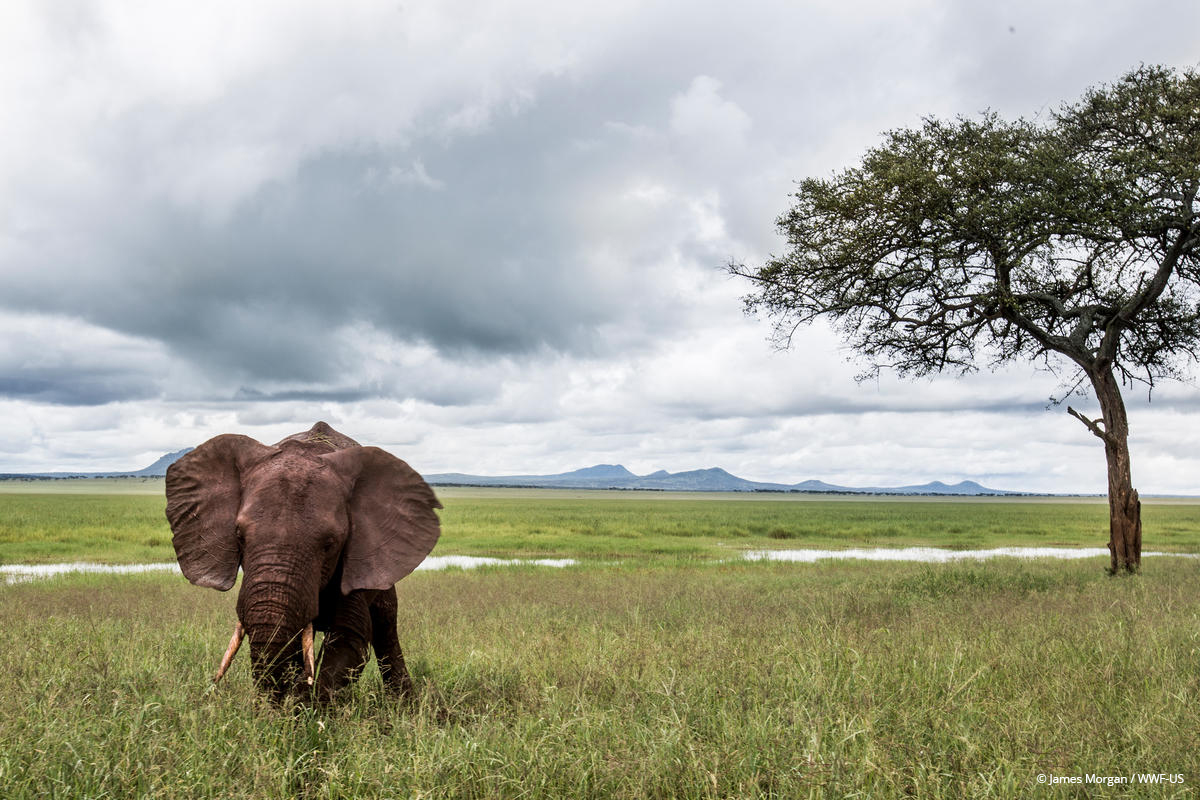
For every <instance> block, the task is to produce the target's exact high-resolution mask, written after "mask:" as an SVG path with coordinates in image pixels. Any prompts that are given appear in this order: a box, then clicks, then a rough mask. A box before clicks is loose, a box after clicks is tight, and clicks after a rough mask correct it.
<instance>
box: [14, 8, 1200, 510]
mask: <svg viewBox="0 0 1200 800" xmlns="http://www.w3.org/2000/svg"><path fill="white" fill-rule="evenodd" d="M1168 18H1169V19H1171V24H1169V25H1164V24H1162V23H1161V20H1163V19H1168ZM0 23H3V24H2V25H0V27H2V29H3V30H2V31H0V41H2V43H3V46H4V48H5V52H6V62H7V67H6V69H5V70H4V71H3V77H2V78H0V102H3V104H4V105H3V107H4V108H5V109H6V111H7V114H6V125H5V129H4V131H3V133H0V193H2V197H0V202H2V204H3V208H4V209H5V212H4V214H3V216H2V217H0V332H3V333H5V344H3V345H0V398H3V401H2V402H3V403H4V405H5V406H6V408H7V409H8V411H9V412H10V413H9V415H8V421H7V422H5V423H3V425H4V426H6V428H5V429H4V430H3V431H0V469H6V470H12V469H22V468H43V467H45V466H47V465H53V466H62V467H63V468H68V467H69V468H78V467H83V466H86V465H87V462H88V460H89V459H88V458H87V457H86V456H85V455H82V454H85V453H86V452H87V451H88V450H89V448H91V449H92V450H93V451H94V453H95V455H94V459H96V460H97V463H100V462H101V461H103V463H105V464H108V463H110V462H117V461H121V460H122V459H125V461H122V464H121V465H125V464H128V466H129V467H130V468H134V467H136V466H139V464H136V463H128V461H129V460H135V459H138V458H145V457H149V456H155V455H156V454H157V453H156V451H157V450H166V449H177V448H178V447H182V446H185V445H189V444H194V443H195V442H196V441H198V440H200V439H203V438H205V437H207V436H208V435H212V434H214V433H218V432H221V431H222V430H226V429H238V430H244V431H245V432H249V433H253V434H257V435H260V436H262V437H263V438H264V439H268V440H269V439H271V437H273V436H276V435H280V436H281V435H285V434H287V433H290V432H291V431H292V429H299V428H298V427H297V426H299V427H301V428H302V427H307V425H308V424H311V422H312V419H310V417H316V416H320V417H323V418H330V419H331V421H333V422H335V424H338V423H339V422H340V423H341V424H343V425H345V426H346V427H347V431H348V432H349V433H351V434H352V435H354V436H356V438H359V439H361V440H364V441H373V442H377V443H380V444H397V445H403V446H405V447H406V448H407V449H408V452H409V453H410V456H409V457H410V458H415V459H416V461H417V462H418V463H421V464H422V466H423V467H425V468H427V469H430V470H434V471H450V470H463V471H478V472H483V471H487V470H488V469H494V470H496V471H510V472H548V471H553V470H554V469H557V468H573V467H577V466H582V465H583V464H585V463H590V462H592V461H600V460H623V461H628V462H631V463H630V466H631V467H636V466H637V465H638V464H644V465H645V466H646V467H648V468H651V467H652V468H658V467H667V468H671V469H683V468H690V467H698V466H712V465H716V464H720V465H721V466H725V467H726V468H729V469H732V470H734V471H738V470H741V471H742V472H743V473H747V475H748V477H756V478H759V479H768V480H775V479H778V480H785V479H786V480H789V481H790V480H799V479H802V478H807V477H826V478H835V477H841V478H843V479H845V480H853V479H856V478H857V479H860V480H861V481H862V482H874V483H880V482H887V481H888V479H889V475H886V474H884V475H881V474H878V472H879V471H880V470H884V469H892V467H890V466H884V461H881V460H880V459H878V458H876V459H875V460H874V461H872V460H871V459H869V458H865V457H859V456H857V455H855V456H851V455H848V453H849V452H850V451H849V450H847V449H846V448H845V447H842V446H841V445H837V444H836V440H837V437H838V436H839V435H840V434H838V433H836V431H831V430H827V429H828V428H836V427H837V425H838V424H841V423H837V422H835V421H834V420H836V419H839V418H840V419H851V420H864V419H867V418H868V417H870V415H872V414H882V415H900V416H901V417H903V416H904V415H906V414H908V415H911V416H909V417H906V418H907V419H910V420H913V421H916V420H923V421H922V422H921V424H922V425H926V424H929V425H934V424H936V423H933V422H931V421H929V420H931V419H932V418H933V417H934V416H936V415H937V414H938V413H941V414H943V415H948V414H964V415H978V414H983V415H991V416H992V417H993V418H999V417H1004V418H1005V419H1031V418H1037V419H1039V422H1038V425H1041V424H1042V423H1043V422H1048V421H1049V420H1046V419H1043V417H1046V416H1047V414H1046V411H1045V399H1046V397H1047V396H1048V395H1049V394H1050V393H1052V392H1054V391H1055V390H1056V389H1057V388H1058V383H1056V381H1055V380H1054V379H1053V378H1052V377H1050V378H1048V377H1046V376H1044V375H1037V374H1034V373H1032V372H1031V371H1028V370H1021V371H1018V373H1015V374H1016V377H1015V378H1014V377H1013V374H1007V375H1006V376H1001V377H994V376H987V375H981V376H976V377H975V378H971V379H967V380H953V379H952V378H947V379H946V381H945V382H942V383H938V382H936V381H935V382H930V383H928V384H901V383H899V382H895V381H892V382H887V381H886V380H885V382H884V383H880V384H875V385H873V386H872V385H866V386H864V385H861V384H858V383H856V382H855V381H854V380H853V378H854V374H855V372H856V369H855V367H854V366H853V365H852V364H847V363H846V361H847V356H848V355H849V354H846V353H844V352H841V351H840V349H839V344H838V342H837V340H836V338H834V337H832V336H831V335H830V334H829V332H828V331H824V330H819V329H814V330H811V331H806V332H803V333H802V334H801V337H800V339H799V340H798V344H799V346H798V347H797V348H796V352H793V353H788V354H777V353H772V352H771V351H770V348H769V345H768V344H767V343H766V338H767V334H768V331H767V330H766V328H765V326H764V325H763V324H761V323H757V322H755V321H754V320H748V319H745V318H743V316H742V315H741V310H740V302H739V298H738V296H739V294H740V293H741V292H742V291H744V290H745V287H744V286H739V285H737V284H735V283H732V282H731V281H730V280H729V279H727V278H726V276H725V275H724V273H723V271H722V269H721V268H722V266H723V265H724V264H725V263H726V262H728V261H729V260H731V259H735V260H750V261H753V260H756V259H762V258H764V257H766V256H767V255H768V254H769V253H770V252H772V251H773V250H778V249H779V248H780V247H781V243H780V241H779V240H778V238H777V237H776V235H775V233H774V229H773V220H774V218H775V217H776V216H777V215H778V214H779V213H780V212H781V211H783V210H784V209H785V208H786V205H787V195H788V193H789V191H791V190H792V186H793V181H795V180H797V179H800V178H803V177H805V176H807V175H820V174H827V173H828V172H830V171H832V170H835V169H838V168H840V167H843V166H845V165H847V164H849V163H853V161H854V160H855V159H856V158H857V157H858V156H859V155H860V154H861V153H862V151H863V150H864V149H865V148H867V147H869V146H871V145H872V144H874V143H875V142H876V141H877V140H878V137H879V134H880V132H882V131H884V130H887V129H889V128H894V127H899V126H907V125H913V124H916V123H917V122H919V120H920V118H921V117H922V116H924V115H928V114H935V115H950V114H956V113H965V114H973V113H976V112H979V111H982V110H984V109H987V108H994V109H996V110H998V111H1000V112H1001V113H1004V114H1007V115H1014V116H1015V115H1023V116H1036V115H1037V114H1039V113H1043V112H1044V110H1045V109H1047V108H1051V107H1054V106H1056V105H1057V104H1058V103H1060V102H1062V101H1065V100H1070V99H1073V98H1074V97H1076V96H1077V95H1078V94H1079V93H1080V92H1081V91H1082V90H1083V89H1084V88H1085V87H1087V86H1089V85H1093V84H1095V83H1097V82H1101V81H1106V80H1112V79H1114V78H1116V77H1117V76H1119V75H1120V74H1121V73H1122V72H1124V71H1126V70H1128V69H1129V68H1131V67H1133V66H1135V65H1137V64H1138V63H1139V62H1147V63H1167V64H1174V65H1188V64H1195V63H1197V60H1198V59H1200V52H1198V51H1197V49H1196V46H1195V43H1194V36H1192V34H1191V31H1193V30H1194V29H1196V27H1197V23H1200V12H1198V11H1197V8H1196V7H1195V5H1194V4H1193V3H1190V2H1185V1H1184V0H1179V2H1175V1H1173V0H1160V2H1152V3H1146V4H1140V5H1139V6H1138V7H1136V8H1134V7H1129V6H1128V4H1124V3H1118V2H1110V3H1099V4H1096V3H1088V4H1086V6H1085V5H1083V4H1081V3H1067V2H1064V3H1043V2H1036V3H1035V2H1021V3H1016V4H1009V5H1006V6H1003V7H988V8H983V7H979V8H975V7H974V6H968V5H964V4H960V3H952V2H932V3H929V2H909V3H872V4H865V5H864V4H859V5H855V6H853V7H850V6H847V5H844V4H834V3H804V4H795V3H776V2H750V3H743V4H740V5H739V6H738V7H737V9H736V10H735V9H733V8H718V7H716V6H715V5H714V6H713V7H707V6H705V5H704V4H701V6H696V5H695V4H684V3H671V2H662V3H652V4H644V3H621V2H617V3H605V4H582V5H579V4H568V5H561V4H549V3H537V2H504V3H475V2H458V3H443V2H439V3H423V2H413V3H404V4H395V3H382V2H380V3H376V2H367V1H365V0H364V2H354V3H348V4H344V5H342V6H340V7H339V8H338V9H337V10H336V11H332V10H325V11H321V10H318V9H316V8H315V7H295V8H293V7H274V6H271V5H269V4H252V5H251V6H249V7H247V6H246V5H245V4H236V3H216V4H208V5H205V6H202V7H201V6H189V5H187V4H182V3H170V2H168V3H155V4H151V5H148V6H141V7H135V6H133V5H130V4H125V3H119V2H99V3H76V2H69V1H68V0H63V1H62V2H52V3H48V2H32V1H30V2H16V3H10V4H6V6H5V8H4V10H3V11H0ZM1190 398H1191V394H1189V392H1188V391H1182V392H1179V393H1177V394H1170V393H1168V394H1167V395H1166V396H1165V401H1164V402H1163V403H1159V404H1157V405H1153V404H1152V406H1151V407H1149V408H1148V409H1147V416H1146V419H1147V420H1149V421H1148V422H1146V423H1144V424H1145V426H1146V429H1147V430H1148V432H1149V435H1153V431H1154V430H1157V429H1156V428H1155V424H1156V423H1155V422H1154V420H1156V419H1164V417H1162V416H1161V415H1159V416H1156V415H1155V413H1151V412H1156V411H1157V410H1158V409H1164V411H1165V410H1167V409H1175V410H1176V412H1177V413H1182V414H1187V415H1194V414H1195V413H1196V411H1195V404H1194V400H1192V399H1190ZM87 408H92V409H95V419H105V420H107V421H108V423H109V424H110V427H109V428H107V429H106V430H109V431H113V433H112V434H111V436H109V435H106V436H99V435H98V434H95V433H91V434H89V433H87V432H86V431H88V430H91V431H95V430H96V428H95V427H94V426H92V425H91V424H81V422H80V419H81V418H80V416H79V415H78V411H79V409H87ZM1173 413H1175V412H1173ZM926 415H928V416H926ZM1049 416H1053V415H1049ZM888 418H889V419H890V418H891V417H888ZM974 418H975V417H972V419H974ZM1187 418H1188V419H1192V417H1191V416H1188V417H1187ZM806 420H808V421H811V420H824V423H823V424H822V426H818V429H815V430H816V432H815V433H810V434H806V435H808V436H809V439H808V440H806V442H805V444H803V445H800V444H798V443H797V441H796V440H795V439H792V440H790V441H789V440H788V438H787V437H788V436H792V435H794V434H795V431H797V430H798V429H800V428H804V427H805V425H806V424H807V423H806V422H805V421H806ZM849 424H851V425H854V424H856V423H854V422H851V423H849ZM904 424H908V423H902V424H901V427H903V425H904ZM913 424H915V422H914V423H913ZM1054 424H1056V425H1060V426H1065V425H1066V424H1067V423H1064V422H1063V421H1062V420H1056V421H1055V422H1054ZM351 428H353V430H351ZM1047 430H1049V428H1047ZM878 433H879V435H880V436H882V437H883V442H884V445H887V444H888V443H889V442H890V439H889V434H887V432H886V430H884V429H880V431H879V432H878ZM1072 433H1074V434H1076V435H1077V439H1082V442H1083V444H1085V445H1086V444H1090V443H1088V442H1087V441H1086V439H1084V438H1083V437H1082V436H1081V435H1080V434H1081V433H1082V434H1086V432H1085V431H1072ZM1135 433H1136V432H1135ZM118 434H119V435H118ZM894 435H895V434H892V436H894ZM964 435H965V434H964ZM813 437H815V438H813ZM901 438H903V437H901ZM968 438H969V437H968ZM826 439H827V440H828V441H829V445H828V447H825V446H823V445H821V444H820V442H821V441H825V440H826ZM131 441H137V442H139V445H138V446H136V447H133V446H131V445H128V444H125V445H123V446H122V445H116V450H114V449H113V447H114V445H113V444H112V443H113V442H131ZM994 444H995V446H996V447H1003V445H1002V444H1001V443H994ZM946 446H947V448H948V451H947V452H946V453H944V454H943V457H941V458H935V457H932V456H930V455H929V454H928V453H927V452H925V449H922V451H921V452H922V455H921V459H920V462H919V463H917V462H915V461H914V460H913V458H912V457H909V458H908V459H907V462H906V461H905V459H904V458H897V459H896V466H895V469H897V470H902V471H904V475H903V477H904V478H905V479H906V480H907V479H908V478H910V477H911V478H912V479H913V480H916V479H918V478H924V477H930V478H939V479H951V478H959V477H975V478H984V479H986V478H987V477H988V476H989V475H991V476H1003V477H1005V478H1011V480H1010V481H1009V485H1010V486H1015V488H1039V487H1040V486H1045V487H1057V488H1078V489H1082V488H1089V487H1091V485H1092V482H1093V479H1094V476H1093V475H1092V474H1091V472H1087V476H1086V477H1084V478H1081V479H1080V480H1079V482H1078V483H1074V484H1070V485H1069V486H1068V484H1069V483H1070V481H1069V480H1067V479H1064V480H1063V481H1060V482H1057V483H1056V482H1055V481H1054V480H1052V479H1049V478H1046V477H1045V471H1046V470H1047V469H1050V470H1051V471H1053V470H1054V469H1059V468H1061V469H1063V470H1065V471H1066V472H1067V473H1070V472H1072V470H1075V466H1074V465H1076V464H1077V463H1087V464H1088V466H1087V470H1091V468H1092V464H1091V462H1092V461H1093V460H1094V459H1095V458H1096V457H1097V456H1096V454H1095V453H1092V452H1091V451H1087V455H1083V454H1079V455H1077V454H1076V453H1075V452H1074V450H1071V449H1068V450H1063V449H1061V447H1060V444H1054V443H1048V444H1045V445H1044V446H1045V447H1046V448H1047V450H1046V452H1047V453H1052V452H1057V453H1060V454H1061V456H1062V459H1064V464H1065V465H1055V466H1051V467H1047V466H1046V465H1047V464H1049V463H1051V462H1053V461H1054V458H1053V457H1051V456H1047V457H1046V458H1045V459H1042V460H1041V461H1038V462H1037V463H1029V464H1028V466H1022V462H1023V461H1029V459H1027V458H1025V457H1024V456H1023V455H1022V453H1020V452H1010V453H1009V455H1008V456H1006V457H1003V458H999V457H992V456H989V457H987V458H984V457H981V456H980V455H979V454H980V453H983V449H982V448H983V447H984V445H983V444H980V445H979V447H977V448H973V447H971V446H966V447H962V448H959V449H958V451H957V452H956V451H955V448H954V446H953V445H952V444H947V445H946ZM989 446H990V445H989ZM1041 446H1042V445H1037V447H1041ZM1134 446H1135V458H1136V457H1137V453H1136V447H1137V444H1136V442H1135V445H1134ZM896 447H898V448H899V451H900V452H908V453H910V455H911V453H912V452H913V451H912V447H913V446H912V445H906V444H903V443H897V444H896ZM1014 447H1016V445H1014ZM1055 448H1059V449H1055ZM1018 449H1019V448H1018ZM972 452H973V453H975V455H970V453H972ZM68 455H69V457H68ZM1180 457H1181V458H1185V459H1186V458H1190V457H1187V456H1183V455H1181V456H1180ZM1076 459H1078V461H1076ZM64 461H70V463H69V464H67V463H61V462H64ZM1000 461H1003V462H1004V463H999V462H1000ZM517 462H520V463H517ZM906 463H907V464H908V466H907V467H906V466H905V464H906ZM1187 463H1188V464H1191V463H1192V462H1191V461H1187ZM872 464H874V465H875V467H877V469H876V470H875V472H872V468H871V466H870V465H872ZM810 467H811V468H810ZM989 470H990V471H989ZM646 471H649V469H646ZM1075 471H1076V473H1077V474H1083V473H1079V472H1078V470H1075ZM897 477H899V476H897ZM1016 484H1020V485H1016ZM1161 485H1162V487H1163V489H1164V490H1165V489H1168V488H1174V489H1181V488H1182V489H1186V488H1188V487H1189V486H1191V488H1196V487H1195V486H1192V485H1190V484H1189V485H1188V486H1184V485H1183V484H1181V483H1180V482H1179V481H1174V482H1172V481H1171V480H1168V479H1167V476H1164V480H1163V482H1162V484H1161Z"/></svg>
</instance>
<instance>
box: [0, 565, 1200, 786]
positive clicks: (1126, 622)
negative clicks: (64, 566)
mask: <svg viewBox="0 0 1200 800" xmlns="http://www.w3.org/2000/svg"><path fill="white" fill-rule="evenodd" d="M1102 562H1103V559H1095V560H1094V561H1092V560H1089V561H1086V562H1022V561H1017V560H1000V561H993V562H987V563H986V564H974V565H970V566H967V565H961V564H960V565H943V566H922V565H916V564H900V565H880V564H854V563H845V562H843V563H829V564H822V565H817V566H809V565H806V566H796V565H770V564H748V565H743V564H737V565H718V564H701V563H697V564H692V565H667V564H660V565H658V566H652V567H646V568H633V567H625V568H619V569H614V568H610V567H599V566H585V567H578V568H572V569H567V570H532V569H490V570H480V571H471V572H446V573H417V574H414V575H412V576H410V577H409V578H407V579H406V580H405V581H404V582H402V583H401V584H400V591H401V598H402V608H401V615H400V630H401V639H402V642H403V643H404V646H405V648H406V652H407V654H408V658H409V662H410V666H411V668H412V670H413V673H414V676H415V678H416V681H417V685H418V690H419V694H420V697H419V702H418V703H417V705H416V707H415V708H408V707H406V706H403V705H399V704H395V703H392V702H390V701H388V700H386V699H384V698H383V697H381V696H380V682H379V678H378V674H377V673H375V672H374V671H373V669H369V670H368V674H367V675H366V676H365V677H364V679H363V680H362V681H361V682H360V683H359V684H357V685H356V687H355V688H354V690H353V695H352V697H350V698H349V699H348V700H347V701H346V702H343V703H340V704H338V705H337V706H335V707H333V708H331V709H329V710H327V711H323V712H311V711H300V712H284V711H279V710H276V709H274V708H272V707H269V706H266V705H264V704H262V703H261V702H258V701H253V700H252V699H251V698H252V697H253V691H252V688H251V685H250V680H249V676H248V669H247V662H246V660H245V659H244V658H241V659H239V660H238V661H237V662H235V665H234V668H233V670H232V671H231V673H230V675H229V676H228V677H227V678H226V682H225V683H223V684H222V685H221V686H220V688H219V689H217V690H215V691H211V690H209V688H208V686H209V683H208V679H209V675H210V674H211V672H212V670H213V668H214V666H215V664H216V662H217V660H218V658H219V656H220V653H221V650H222V648H223V646H224V644H225V641H226V639H227V636H228V633H229V627H230V623H231V622H232V620H233V600H234V596H233V593H230V594H220V593H216V592H211V591H204V590H200V589H197V588H195V587H191V586H189V585H188V584H187V583H186V582H184V581H183V580H182V579H181V578H178V577H167V576H138V577H130V578H113V577H104V578H100V577H94V576H93V577H88V576H74V577H69V578H60V579H54V580H51V581H44V582H38V583H28V584H19V585H13V586H4V587H0V629H2V630H4V631H5V638H6V647H4V648H3V650H2V651H0V672H2V674H4V675H5V687H6V688H5V691H4V692H2V693H0V786H3V787H4V796H5V797H6V798H26V797H45V796H53V797H112V798H124V797H158V798H203V797H232V798H239V797H247V798H248V797H255V798H272V797H309V798H350V797H355V798H359V797H361V798H373V797H444V798H509V797H512V798H516V797H522V798H559V797H581V798H724V797H729V798H754V797H779V798H803V797H830V798H835V797H836V798H841V797H923V798H966V797H989V798H991V797H1001V798H1004V797H1013V798H1016V797H1079V796H1088V797H1108V796H1122V797H1190V796H1193V794H1192V793H1194V791H1195V789H1196V786H1197V783H1198V782H1200V677H1198V676H1200V564H1197V563H1196V562H1195V561H1193V560H1191V559H1186V560H1185V559H1163V560H1160V561H1156V562H1155V566H1154V569H1153V570H1152V571H1149V572H1148V574H1143V575H1142V576H1139V577H1134V578H1117V579H1112V578H1108V577H1106V576H1104V574H1103V571H1102V567H1103V563H1102ZM1135 772H1136V773H1151V772H1155V773H1157V772H1166V773H1182V774H1183V775H1184V778H1185V781H1186V783H1185V784H1183V785H1176V786H1174V787H1172V786H1169V785H1168V786H1165V787H1144V786H1138V787H1133V788H1132V789H1130V788H1122V787H1115V788H1112V789H1108V788H1104V787H1096V786H1089V787H1085V788H1086V789H1087V791H1086V792H1085V791H1081V789H1080V787H1065V786H1059V787H1053V788H1051V787H1039V785H1038V784H1037V775H1038V774H1054V775H1064V776H1075V775H1078V776H1082V775H1085V774H1088V773H1095V774H1099V775H1129V774H1131V773H1135Z"/></svg>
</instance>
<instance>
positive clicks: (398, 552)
mask: <svg viewBox="0 0 1200 800" xmlns="http://www.w3.org/2000/svg"><path fill="white" fill-rule="evenodd" d="M321 458H322V459H324V460H325V461H326V462H328V463H329V464H330V465H331V466H332V467H333V468H334V470H336V471H337V473H338V474H339V475H341V476H342V477H343V478H344V479H345V480H346V481H347V482H348V485H349V486H350V487H351V488H350V496H349V503H348V505H349V509H350V537H349V539H347V541H346V546H345V548H344V549H343V550H342V594H349V593H350V592H352V591H354V590H356V589H388V588H391V586H392V585H393V584H395V583H396V581H398V580H400V579H401V578H403V577H404V576H405V575H407V574H408V573H410V572H412V571H413V570H414V569H416V568H417V565H418V564H420V563H421V562H422V561H424V560H425V556H427V555H429V551H430V550H432V549H433V546H434V545H435V544H437V540H438V536H439V535H440V534H441V525H440V524H439V522H438V516H437V513H436V512H435V511H434V509H435V508H441V507H442V504H441V503H439V502H438V499H437V496H436V495H434V493H433V490H432V489H430V488H429V484H427V483H425V481H424V480H423V479H422V478H421V476H420V475H418V474H417V473H416V471H415V470H413V468H412V467H410V466H409V465H408V464H405V463H404V462H403V461H401V460H400V459H398V458H396V457H395V456H393V455H392V454H391V453H388V452H387V451H386V450H380V449H379V448H378V447H349V448H346V449H345V450H338V451H337V452H334V453H329V454H327V455H323V456H321Z"/></svg>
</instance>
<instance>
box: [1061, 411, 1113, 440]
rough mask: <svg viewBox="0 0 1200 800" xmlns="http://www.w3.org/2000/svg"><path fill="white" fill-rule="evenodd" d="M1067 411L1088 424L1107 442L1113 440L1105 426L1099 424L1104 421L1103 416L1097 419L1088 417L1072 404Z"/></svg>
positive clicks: (1090, 429)
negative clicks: (1072, 406)
mask: <svg viewBox="0 0 1200 800" xmlns="http://www.w3.org/2000/svg"><path fill="white" fill-rule="evenodd" d="M1067 413H1068V414H1070V415H1071V416H1072V417H1074V418H1075V419H1077V420H1079V421H1080V422H1082V423H1083V424H1084V425H1086V426H1087V428H1088V430H1089V431H1091V432H1092V433H1093V434H1095V435H1096V436H1098V437H1099V438H1100V439H1102V440H1103V441H1105V442H1112V441H1113V438H1112V437H1111V436H1109V435H1108V433H1107V432H1106V431H1105V430H1104V429H1103V428H1101V427H1100V425H1099V424H1098V423H1100V422H1103V421H1104V418H1103V417H1100V418H1097V419H1095V420H1090V419H1088V418H1087V417H1085V416H1084V415H1083V414H1080V413H1079V412H1078V411H1076V410H1075V409H1073V408H1071V407H1070V406H1067Z"/></svg>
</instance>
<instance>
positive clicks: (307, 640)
mask: <svg viewBox="0 0 1200 800" xmlns="http://www.w3.org/2000/svg"><path fill="white" fill-rule="evenodd" d="M300 646H301V647H302V648H304V681H305V683H307V684H308V685H309V686H312V684H313V676H314V675H316V672H317V659H316V657H315V656H314V655H313V626H312V623H311V622H310V623H308V624H307V625H305V626H304V631H303V632H302V633H301V634H300Z"/></svg>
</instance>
